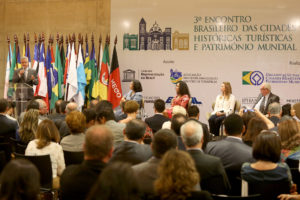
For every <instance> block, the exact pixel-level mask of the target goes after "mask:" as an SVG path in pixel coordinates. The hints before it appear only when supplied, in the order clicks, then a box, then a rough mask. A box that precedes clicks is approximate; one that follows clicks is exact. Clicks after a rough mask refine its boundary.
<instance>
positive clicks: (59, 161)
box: [25, 139, 66, 178]
mask: <svg viewBox="0 0 300 200" xmlns="http://www.w3.org/2000/svg"><path fill="white" fill-rule="evenodd" d="M37 141H38V140H37V139H35V140H32V141H30V142H29V144H28V146H27V148H26V150H25V155H26V156H41V155H48V154H50V159H51V165H52V176H53V178H55V177H56V176H57V175H61V174H62V172H63V170H64V169H65V168H66V165H65V159H64V153H63V150H62V147H61V146H60V145H59V144H58V143H55V142H50V144H49V145H47V146H45V147H44V148H42V149H38V148H37Z"/></svg>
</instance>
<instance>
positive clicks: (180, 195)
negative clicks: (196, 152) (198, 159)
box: [154, 150, 212, 200]
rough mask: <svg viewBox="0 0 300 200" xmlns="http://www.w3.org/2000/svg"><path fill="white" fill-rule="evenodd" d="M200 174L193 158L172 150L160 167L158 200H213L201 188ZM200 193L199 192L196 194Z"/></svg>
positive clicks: (156, 190) (155, 187) (156, 183)
mask: <svg viewBox="0 0 300 200" xmlns="http://www.w3.org/2000/svg"><path fill="white" fill-rule="evenodd" d="M199 181H200V178H199V174H198V172H197V170H196V167H195V164H194V161H193V159H192V158H191V156H190V155H189V154H188V153H186V152H184V151H180V150H170V151H168V152H167V153H166V154H165V155H164V156H163V158H162V161H161V162H160V164H159V167H158V178H157V180H156V181H155V183H154V189H155V192H156V194H157V195H158V197H159V198H157V199H162V200H164V199H168V200H171V199H187V200H189V199H212V198H211V196H210V194H209V193H208V192H206V191H201V192H199V190H200V187H199ZM196 191H198V192H196Z"/></svg>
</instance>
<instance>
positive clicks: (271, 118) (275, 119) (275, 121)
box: [270, 116, 280, 126]
mask: <svg viewBox="0 0 300 200" xmlns="http://www.w3.org/2000/svg"><path fill="white" fill-rule="evenodd" d="M270 121H272V122H273V124H274V126H277V124H278V123H279V121H280V119H279V118H278V117H276V116H272V117H270Z"/></svg>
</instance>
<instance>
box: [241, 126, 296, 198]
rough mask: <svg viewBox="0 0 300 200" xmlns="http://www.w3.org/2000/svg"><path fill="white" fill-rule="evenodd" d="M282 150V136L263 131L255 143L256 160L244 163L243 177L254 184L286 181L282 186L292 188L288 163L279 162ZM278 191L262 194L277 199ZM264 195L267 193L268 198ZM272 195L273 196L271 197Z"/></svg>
mask: <svg viewBox="0 0 300 200" xmlns="http://www.w3.org/2000/svg"><path fill="white" fill-rule="evenodd" d="M280 152H281V141H280V137H279V136H278V135H277V134H276V133H275V132H272V131H262V132H261V133H260V134H259V135H258V136H257V137H256V139H255V141H254V143H253V150H252V155H253V158H254V159H255V160H256V162H254V163H244V164H243V166H242V170H241V177H242V179H243V180H244V181H246V182H247V183H248V184H252V185H255V184H257V185H258V184H263V183H267V184H270V183H272V182H273V183H274V184H275V183H276V182H286V184H287V185H283V184H281V185H282V188H290V187H291V180H292V178H291V172H290V169H289V167H288V166H287V164H286V163H278V162H279V160H280ZM246 182H243V184H244V185H247V183H246ZM258 187H259V186H258ZM277 192H278V191H276V190H275V191H274V193H272V194H271V193H268V194H262V195H263V197H264V199H276V197H277V196H278V195H279V194H280V193H279V194H278V193H277ZM279 192H280V191H279ZM266 193H267V192H266ZM264 195H267V197H268V198H266V196H264ZM270 196H272V197H273V198H270Z"/></svg>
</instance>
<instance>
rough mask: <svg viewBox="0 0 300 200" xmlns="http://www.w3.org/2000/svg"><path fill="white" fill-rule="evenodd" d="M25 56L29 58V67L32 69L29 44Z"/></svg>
mask: <svg viewBox="0 0 300 200" xmlns="http://www.w3.org/2000/svg"><path fill="white" fill-rule="evenodd" d="M25 56H26V57H27V58H28V67H29V69H30V68H31V58H30V57H31V56H30V48H29V43H28V44H27V45H26V51H25Z"/></svg>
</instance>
